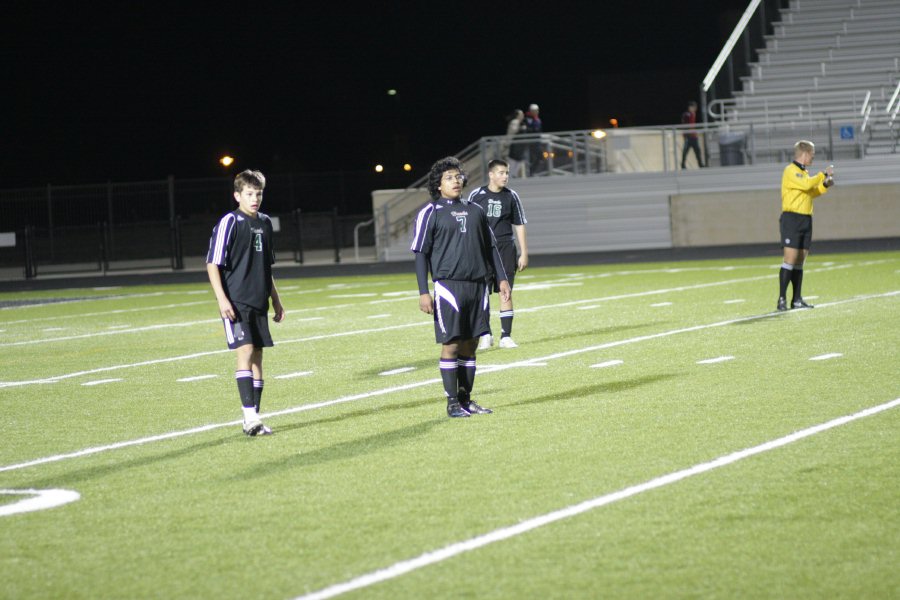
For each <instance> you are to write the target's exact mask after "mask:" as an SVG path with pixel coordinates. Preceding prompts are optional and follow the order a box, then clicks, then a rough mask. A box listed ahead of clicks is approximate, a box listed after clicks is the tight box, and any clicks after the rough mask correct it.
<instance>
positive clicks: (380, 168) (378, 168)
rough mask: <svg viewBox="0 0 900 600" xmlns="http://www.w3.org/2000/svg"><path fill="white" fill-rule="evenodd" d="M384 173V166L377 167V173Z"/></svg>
mask: <svg viewBox="0 0 900 600" xmlns="http://www.w3.org/2000/svg"><path fill="white" fill-rule="evenodd" d="M382 171H384V165H375V172H376V173H381V172H382Z"/></svg>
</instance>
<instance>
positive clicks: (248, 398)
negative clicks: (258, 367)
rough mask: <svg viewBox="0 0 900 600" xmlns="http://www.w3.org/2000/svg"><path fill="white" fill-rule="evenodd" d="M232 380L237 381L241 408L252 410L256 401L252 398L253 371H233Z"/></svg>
mask: <svg viewBox="0 0 900 600" xmlns="http://www.w3.org/2000/svg"><path fill="white" fill-rule="evenodd" d="M234 378H235V380H236V381H237V387H238V394H240V395H241V406H243V407H244V408H253V407H255V406H256V400H254V398H253V371H235V372H234Z"/></svg>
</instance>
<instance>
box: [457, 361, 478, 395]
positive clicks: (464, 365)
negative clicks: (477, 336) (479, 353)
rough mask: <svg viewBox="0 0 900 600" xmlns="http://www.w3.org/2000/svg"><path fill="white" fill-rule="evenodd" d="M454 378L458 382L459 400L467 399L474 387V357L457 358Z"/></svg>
mask: <svg viewBox="0 0 900 600" xmlns="http://www.w3.org/2000/svg"><path fill="white" fill-rule="evenodd" d="M456 364H457V368H456V377H457V379H458V381H459V399H460V400H463V399H468V398H469V396H470V395H471V393H472V388H473V387H474V385H475V357H474V356H459V358H458V359H457V362H456Z"/></svg>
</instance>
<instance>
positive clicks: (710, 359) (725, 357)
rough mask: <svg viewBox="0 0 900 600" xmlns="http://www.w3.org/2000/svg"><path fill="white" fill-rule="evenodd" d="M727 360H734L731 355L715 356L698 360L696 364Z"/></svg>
mask: <svg viewBox="0 0 900 600" xmlns="http://www.w3.org/2000/svg"><path fill="white" fill-rule="evenodd" d="M729 360H734V357H733V356H717V357H716V358H707V359H706V360H698V361H697V364H698V365H714V364H716V363H720V362H728V361H729Z"/></svg>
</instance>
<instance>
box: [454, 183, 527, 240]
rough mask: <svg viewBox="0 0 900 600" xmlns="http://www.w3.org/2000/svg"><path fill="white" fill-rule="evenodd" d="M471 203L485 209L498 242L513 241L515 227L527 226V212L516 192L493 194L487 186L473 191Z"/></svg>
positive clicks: (505, 189) (507, 190)
mask: <svg viewBox="0 0 900 600" xmlns="http://www.w3.org/2000/svg"><path fill="white" fill-rule="evenodd" d="M469 202H474V203H475V204H477V205H478V206H480V207H481V208H483V209H484V212H485V215H487V219H488V225H490V227H491V231H493V232H494V237H496V238H497V241H498V242H511V241H513V227H512V226H513V225H525V224H526V223H528V221H527V220H526V219H525V211H524V210H523V209H522V202H521V200H519V195H518V194H517V193H516V192H515V190H511V189H509V188H503V189H502V190H500V191H499V192H492V191H491V190H490V189H489V188H488V187H487V186H482V187H480V188H478V189H477V190H473V191H472V193H471V194H469Z"/></svg>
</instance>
